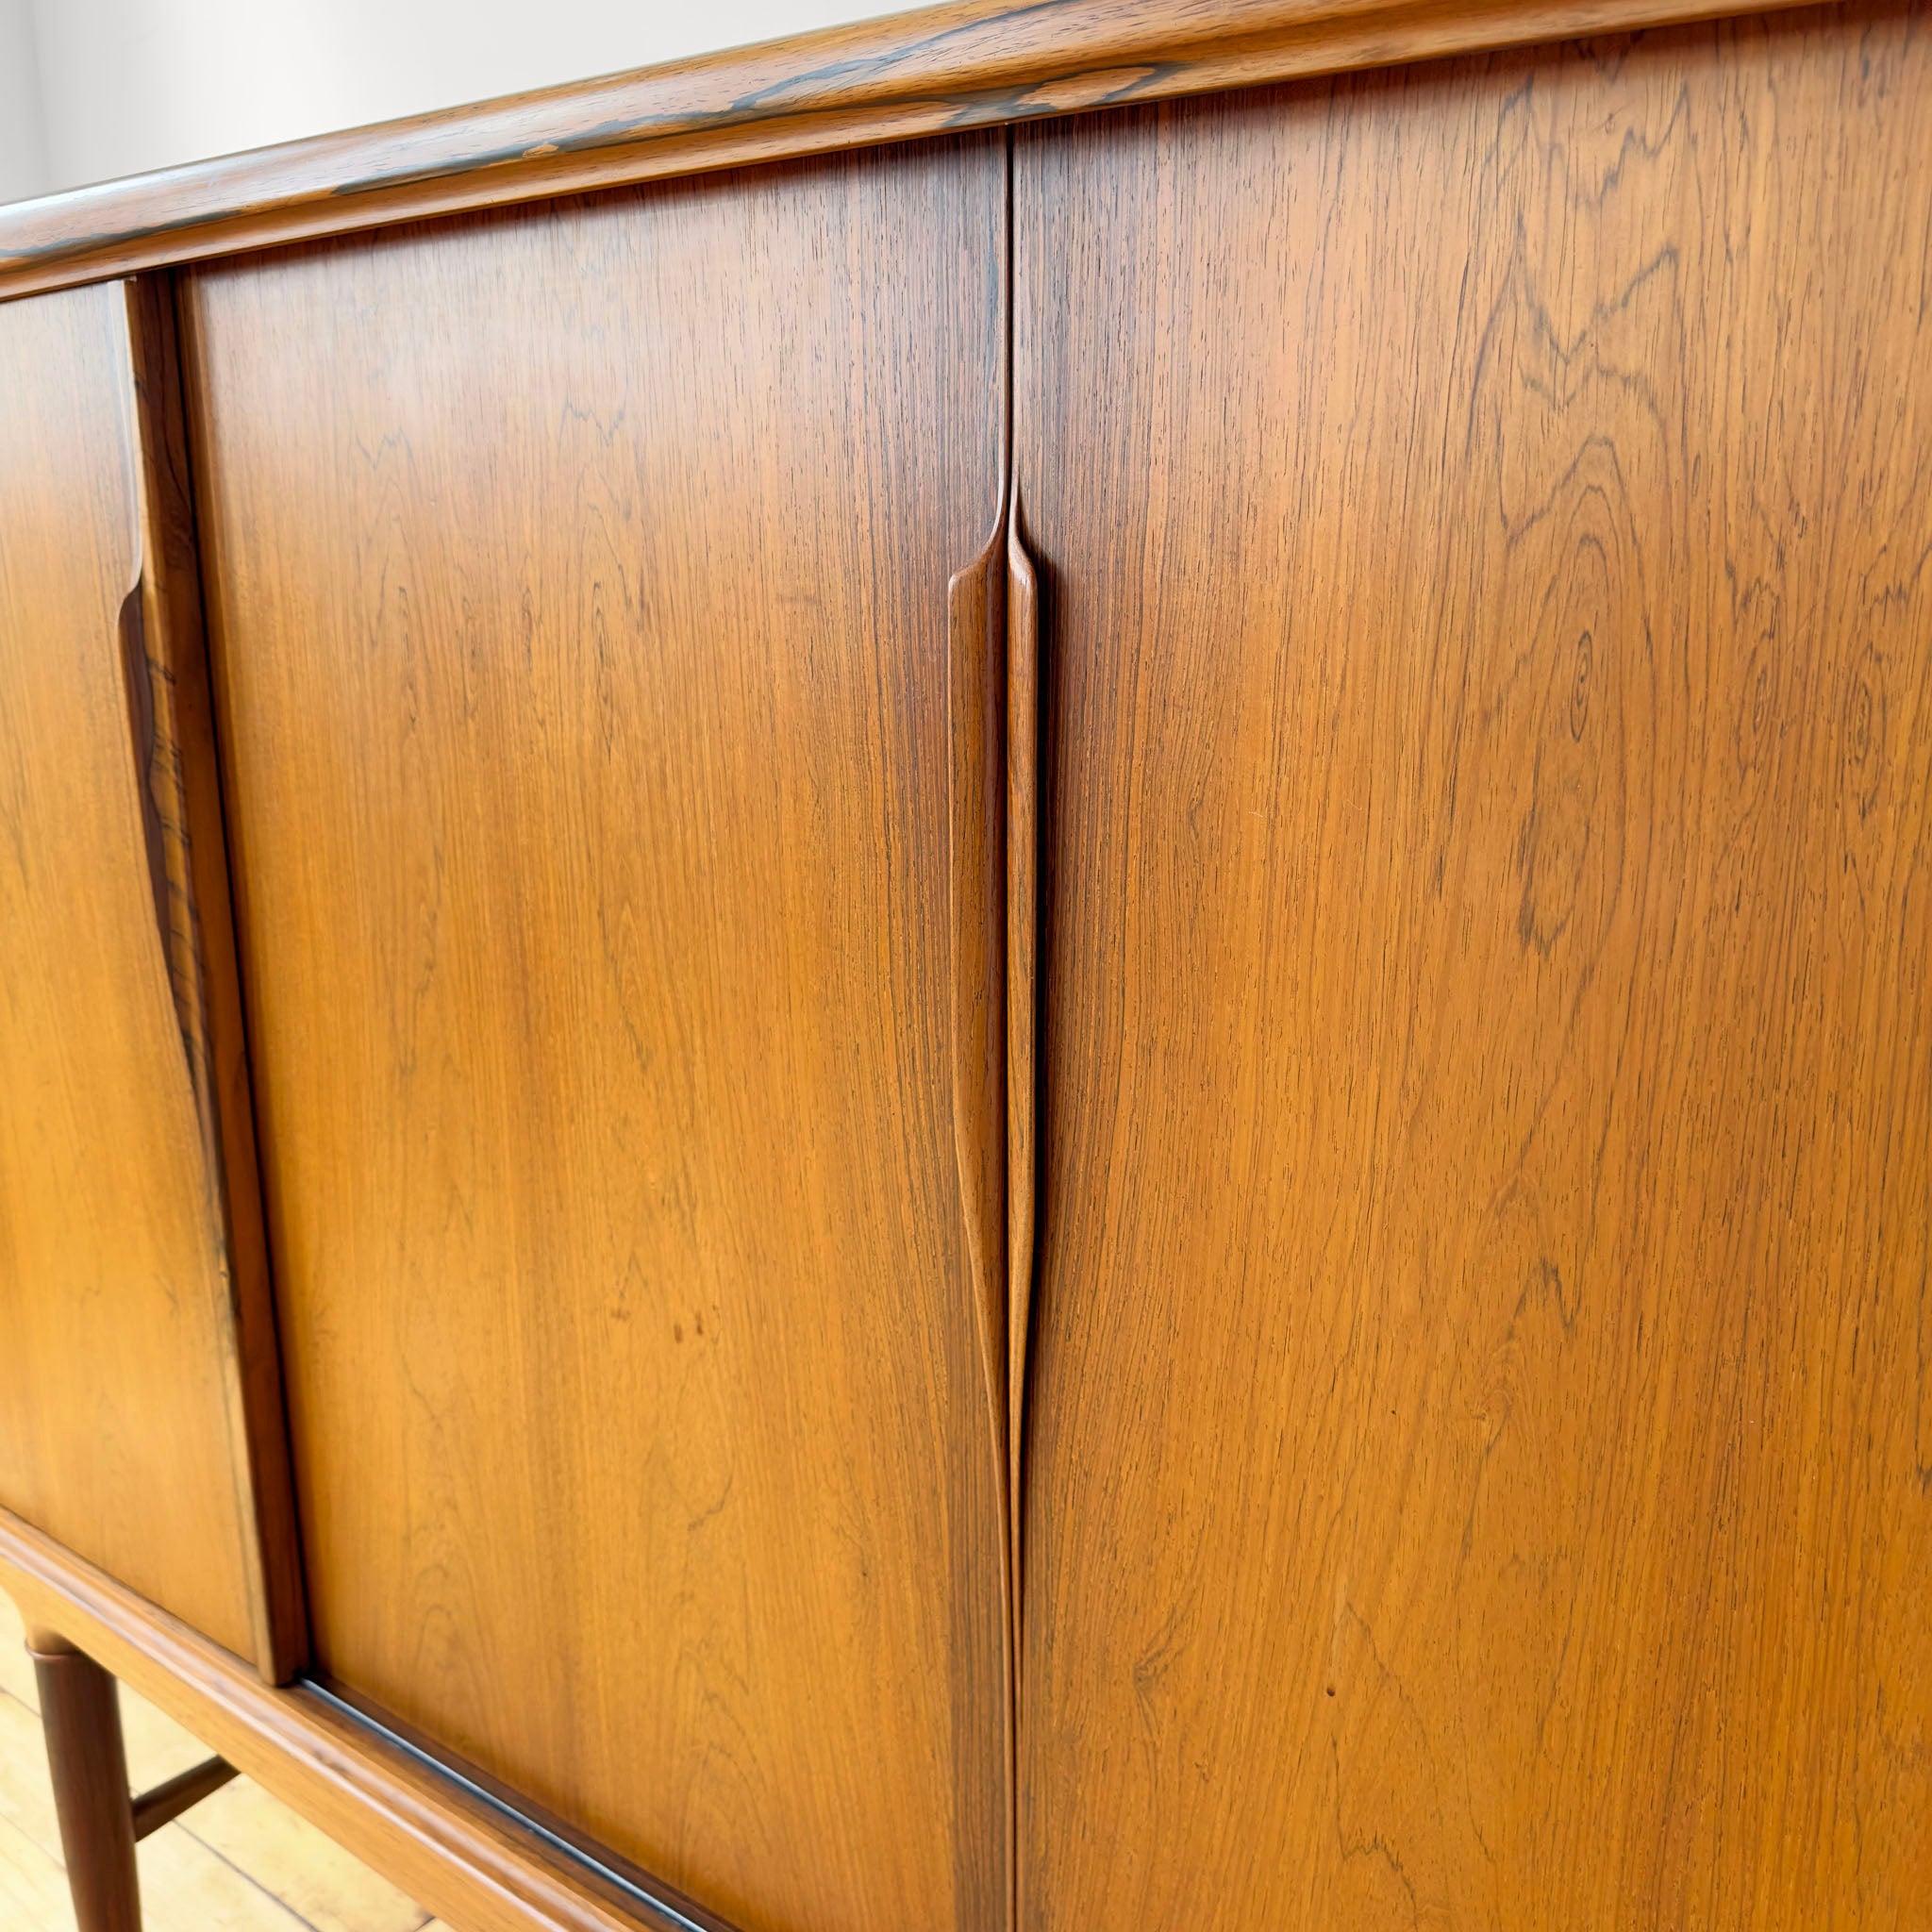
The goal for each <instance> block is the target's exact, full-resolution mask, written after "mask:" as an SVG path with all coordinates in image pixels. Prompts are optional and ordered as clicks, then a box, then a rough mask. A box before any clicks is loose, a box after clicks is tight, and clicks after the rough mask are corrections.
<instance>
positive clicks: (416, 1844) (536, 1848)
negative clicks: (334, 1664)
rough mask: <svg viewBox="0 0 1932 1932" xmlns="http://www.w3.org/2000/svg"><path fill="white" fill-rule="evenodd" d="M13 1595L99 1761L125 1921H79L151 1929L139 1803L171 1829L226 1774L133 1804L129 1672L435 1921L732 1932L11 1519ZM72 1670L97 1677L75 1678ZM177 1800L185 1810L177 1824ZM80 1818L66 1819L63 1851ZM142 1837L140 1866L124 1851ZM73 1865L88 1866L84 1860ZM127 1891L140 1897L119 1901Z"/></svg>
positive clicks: (205, 1772) (79, 1739)
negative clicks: (123, 1733) (121, 1700)
mask: <svg viewBox="0 0 1932 1932" xmlns="http://www.w3.org/2000/svg"><path fill="white" fill-rule="evenodd" d="M0 1590H5V1591H7V1593H8V1595H9V1596H10V1597H12V1598H13V1600H14V1602H15V1604H16V1605H17V1606H18V1607H19V1609H20V1612H21V1616H22V1619H23V1621H24V1622H25V1624H26V1626H27V1628H28V1630H29V1631H31V1632H33V1633H34V1639H33V1642H34V1648H35V1649H36V1651H43V1652H45V1653H47V1654H49V1655H52V1656H54V1657H57V1658H58V1663H59V1667H60V1669H61V1670H62V1671H63V1672H67V1674H66V1675H65V1676H64V1677H63V1679H62V1685H63V1688H62V1689H61V1690H60V1691H57V1692H56V1693H55V1698H50V1699H47V1700H46V1701H47V1702H48V1703H49V1704H50V1705H51V1704H52V1703H53V1702H54V1701H55V1699H65V1698H66V1691H67V1690H68V1689H74V1691H75V1696H74V1698H73V1699H72V1700H71V1702H72V1703H73V1704H74V1705H75V1716H74V1719H73V1722H72V1723H69V1724H65V1732H66V1741H65V1742H63V1744H62V1745H60V1746H59V1747H58V1748H68V1747H69V1746H70V1745H77V1746H78V1748H79V1750H80V1752H81V1754H82V1759H83V1761H84V1763H85V1764H86V1766H87V1767H88V1770H87V1775H86V1777H85V1779H84V1780H83V1783H84V1786H85V1793H84V1796H83V1797H82V1798H80V1799H79V1800H77V1801H76V1802H81V1803H85V1804H86V1805H88V1806H89V1807H92V1809H91V1814H90V1821H89V1822H85V1823H81V1824H78V1825H77V1829H79V1830H82V1831H84V1832H91V1833H94V1835H92V1836H90V1837H88V1838H86V1839H84V1840H82V1842H83V1843H85V1844H87V1845H89V1846H91V1847H96V1848H97V1847H99V1846H100V1845H103V1844H105V1845H106V1846H107V1847H108V1855H107V1856H101V1855H99V1854H98V1852H97V1851H96V1853H95V1854H93V1855H91V1856H90V1857H88V1858H87V1860H86V1862H87V1864H88V1865H89V1867H90V1869H91V1871H92V1872H95V1873H100V1874H106V1877H105V1882H104V1890H103V1900H104V1903H103V1905H102V1907H101V1911H102V1913H107V1914H111V1913H112V1912H115V1911H119V1912H120V1913H121V1914H122V1916H120V1917H114V1916H100V1915H97V1916H95V1917H93V1918H92V1919H91V1918H89V1917H88V1916H87V1914H86V1913H85V1911H77V1914H76V1915H77V1917H78V1919H79V1923H80V1924H81V1926H82V1927H83V1932H139V1926H140V1907H139V1897H138V1893H137V1892H136V1890H135V1888H134V1882H133V1865H134V1856H133V1854H134V1841H135V1837H136V1832H135V1811H136V1806H137V1804H140V1805H143V1806H146V1807H149V1810H148V1816H150V1817H152V1818H153V1820H154V1823H155V1825H156V1826H158V1824H163V1823H165V1822H166V1817H173V1816H175V1815H178V1813H179V1811H180V1810H183V1809H185V1808H186V1807H187V1805H188V1804H189V1803H192V1802H194V1796H201V1797H205V1796H207V1795H208V1792H209V1791H210V1790H214V1789H215V1785H214V1783H211V1782H203V1784H202V1788H201V1789H200V1790H199V1791H198V1792H197V1793H195V1794H194V1796H190V1795H188V1794H187V1786H188V1784H189V1781H190V1780H204V1781H205V1780H207V1779H208V1778H210V1777H212V1776H213V1766H212V1765H201V1766H197V1767H196V1768H195V1770H194V1771H193V1772H192V1773H190V1774H188V1775H187V1778H185V1779H176V1780H174V1781H172V1783H171V1784H170V1785H164V1786H161V1787H159V1788H158V1789H157V1790H154V1791H152V1792H149V1793H147V1794H146V1795H145V1797H144V1798H143V1799H141V1800H137V1801H130V1799H129V1797H128V1795H127V1784H126V1769H125V1756H123V1755H122V1754H121V1752H120V1748H119V1747H120V1714H119V1709H118V1707H117V1706H116V1704H115V1702H114V1686H113V1680H114V1679H115V1678H119V1679H120V1680H121V1681H122V1682H123V1683H125V1684H127V1685H129V1686H130V1687H131V1688H132V1689H134V1690H136V1691H139V1692H140V1693H141V1694H142V1696H143V1697H145V1698H147V1699H148V1701H149V1702H150V1703H152V1704H154V1705H157V1706H158V1707H159V1708H160V1709H162V1710H164V1711H166V1712H167V1714H168V1715H169V1716H170V1717H172V1718H174V1719H175V1722H176V1723H177V1724H181V1725H182V1726H183V1727H184V1728H185V1729H187V1730H189V1731H192V1733H193V1734H194V1735H195V1736H196V1737H197V1738H199V1739H200V1740H202V1741H203V1742H204V1743H205V1744H207V1745H208V1747H209V1748H210V1749H211V1750H213V1751H215V1752H217V1753H219V1760H218V1761H219V1763H220V1764H221V1765H222V1767H223V1777H222V1779H221V1780H220V1781H222V1782H225V1778H226V1776H228V1775H233V1774H245V1775H246V1776H249V1777H252V1778H254V1779H255V1780H256V1782H257V1783H258V1784H259V1785H261V1786H262V1787H263V1789H264V1790H269V1791H272V1792H274V1793H275V1796H276V1797H278V1798H280V1799H281V1800H282V1801H283V1802H284V1803H285V1804H287V1805H289V1806H290V1807H291V1808H292V1809H294V1810H295V1811H297V1812H299V1813H300V1814H301V1815H302V1816H303V1817H305V1818H307V1819H308V1820H309V1821H311V1822H312V1823H313V1824H316V1825H318V1826H319V1827H320V1828H321V1829H322V1830H324V1831H325V1832H326V1833H327V1834H328V1835H329V1836H330V1837H331V1838H333V1839H335V1840H337V1841H338V1842H339V1843H340V1844H341V1845H343V1846H345V1847H346V1848H347V1849H348V1850H350V1851H352V1852H354V1853H355V1854H356V1856H357V1857H359V1858H361V1859H363V1860H364V1861H365V1862H366V1863H367V1864H369V1865H370V1866H372V1867H373V1868H374V1869H375V1870H376V1871H377V1872H380V1873H381V1874H383V1876H385V1877H386V1878H388V1879H390V1880H391V1882H392V1883H393V1884H395V1885H397V1886H400V1887H401V1888H402V1889H403V1890H405V1891H407V1892H408V1894H409V1895H410V1896H411V1897H412V1898H413V1899H415V1901H416V1903H417V1904H418V1905H420V1906H421V1907H424V1909H425V1910H426V1911H428V1912H430V1913H432V1914H433V1915H434V1916H436V1917H438V1918H443V1919H448V1920H451V1921H453V1922H454V1923H456V1924H461V1925H463V1926H465V1927H468V1928H472V1932H640V1928H648V1932H731V1928H730V1927H729V1926H728V1925H726V1924H724V1921H722V1920H719V1919H717V1918H715V1917H713V1916H711V1915H710V1914H708V1913H707V1912H704V1911H702V1910H701V1909H699V1908H698V1907H695V1906H693V1905H691V1904H690V1903H689V1902H688V1901H686V1900H683V1899H682V1898H680V1897H679V1896H678V1894H677V1893H676V1892H675V1891H674V1890H671V1889H670V1888H669V1887H664V1888H661V1889H660V1888H658V1886H657V1885H656V1884H655V1883H646V1882H643V1881H641V1880H640V1879H639V1878H634V1877H629V1876H626V1875H625V1874H624V1873H623V1872H621V1871H619V1870H618V1869H617V1868H616V1867H615V1866H614V1865H611V1864H607V1863H606V1862H605V1861H604V1860H603V1859H601V1858H598V1857H594V1856H592V1855H591V1854H590V1853H588V1852H586V1851H585V1850H584V1849H582V1848H581V1847H580V1846H578V1845H576V1844H574V1843H572V1842H571V1841H570V1840H568V1839H566V1838H564V1837H563V1836H562V1835H561V1834H559V1833H558V1832H556V1831H554V1830H552V1829H551V1828H550V1827H549V1826H548V1825H545V1824H541V1823H540V1822H539V1821H537V1820H535V1819H533V1818H530V1817H529V1816H527V1815H526V1814H525V1813H524V1812H523V1811H522V1810H521V1809H519V1808H518V1807H515V1806H513V1805H510V1804H509V1803H508V1802H507V1801H506V1800H504V1799H503V1798H500V1797H498V1796H496V1795H495V1794H494V1793H492V1792H491V1791H488V1790H485V1789H484V1788H483V1787H482V1786H481V1785H479V1784H477V1783H476V1782H475V1780H474V1779H472V1778H470V1777H467V1776H465V1775H464V1774H461V1773H459V1772H458V1771H455V1770H453V1769H452V1768H451V1767H450V1766H449V1765H447V1764H445V1763H443V1762H442V1761H441V1759H439V1758H437V1757H433V1756H432V1755H431V1754H430V1753H428V1752H427V1751H425V1750H424V1749H423V1748H422V1747H421V1746H420V1745H417V1744H414V1743H411V1742H410V1741H409V1740H408V1739H406V1738H402V1737H399V1736H397V1735H396V1734H395V1733H394V1732H392V1731H391V1730H390V1729H389V1728H388V1727H387V1726H386V1725H384V1724H379V1723H377V1722H376V1721H375V1720H373V1719H372V1718H370V1717H369V1716H367V1715H366V1714H364V1713H363V1712H362V1711H360V1710H358V1709H357V1708H355V1707H353V1706H351V1705H349V1704H347V1703H345V1702H344V1701H343V1700H342V1699H341V1697H339V1696H338V1695H336V1694H335V1693H334V1692H332V1691H327V1690H325V1688H323V1687H322V1686H319V1685H316V1684H314V1683H311V1682H300V1683H297V1684H294V1685H291V1686H289V1687H286V1688H283V1689H274V1688H271V1687H270V1686H268V1685H266V1684H264V1683H263V1682H262V1681H261V1679H260V1677H259V1676H258V1674H257V1673H256V1672H255V1671H254V1669H253V1668H252V1667H251V1666H250V1665H248V1664H247V1663H245V1662H244V1661H243V1660H242V1658H240V1657H236V1656H234V1655H233V1654H232V1653H230V1652H228V1651H225V1650H224V1649H222V1647H221V1646H220V1645H219V1644H216V1643H211V1642H210V1641H208V1639H207V1638H205V1637H202V1636H200V1635H198V1634H197V1633H196V1632H195V1631H193V1630H192V1629H190V1628H189V1627H188V1625H186V1624H183V1623H181V1622H180V1620H179V1619H178V1618H175V1617H172V1616H170V1615H169V1614H168V1613H167V1612H166V1611H165V1610H161V1609H158V1608H157V1607H155V1606H154V1605H153V1604H151V1603H148V1602H147V1601H146V1600H145V1599H144V1598H142V1597H140V1596H138V1595H136V1594H135V1593H134V1591H130V1590H128V1589H127V1588H126V1587H125V1586H124V1585H122V1584H119V1583H117V1582H115V1581H114V1580H113V1578H111V1577H110V1576H108V1575H107V1574H105V1573H104V1572H103V1571H101V1570H99V1569H97V1568H96V1567H95V1566H94V1565H93V1564H92V1563H89V1562H87V1561H85V1560H84V1559H83V1558H81V1557H76V1556H75V1555H74V1553H73V1552H72V1551H70V1550H68V1549H65V1548H63V1547H62V1546H61V1545H60V1544H58V1543H57V1542H56V1541H54V1540H53V1539H52V1538H50V1537H48V1536H46V1535H45V1534H44V1533H42V1531H40V1530H38V1529H36V1528H34V1527H33V1525H32V1524H28V1523H25V1522H24V1521H23V1520H22V1519H21V1518H19V1517H17V1516H15V1515H13V1514H12V1513H11V1512H10V1511H8V1510H6V1509H0ZM70 1660H71V1662H72V1663H73V1664H74V1665H76V1666H80V1667H84V1668H76V1669H73V1670H71V1671H69V1670H68V1665H69V1662H70ZM109 1732H111V1747H112V1748H111V1749H110V1748H108V1742H107V1740H108V1737H109ZM49 1745H50V1748H55V1725H54V1724H50V1725H49ZM61 1781H62V1780H61V1779H60V1777H59V1776H58V1774H57V1784H58V1783H59V1782H61ZM176 1788H179V1789H176ZM109 1800H111V1801H112V1802H111V1804H110V1803H109V1802H108V1801H109ZM164 1804H166V1805H172V1807H173V1808H172V1809H170V1810H168V1811H167V1813H166V1817H163V1816H161V1815H160V1807H162V1806H163V1805H164ZM116 1806H118V1811H116V1810H115V1808H114V1807H116ZM94 1814H97V1815H94ZM67 1824H68V1821H67V1816H66V1812H65V1809H64V1808H63V1811H62V1817H61V1826H62V1833H63V1841H66V1837H65V1835H66V1832H67ZM96 1825H98V1827H99V1829H98V1832H94V1827H95V1826H96ZM124 1833H125V1864H124V1862H123V1860H122V1857H121V1854H120V1851H119V1850H117V1849H116V1847H119V1846H122V1845H123V1844H124V1840H123V1837H122V1835H123V1834H124ZM70 1862H75V1863H77V1862H79V1861H77V1860H75V1859H74V1858H73V1857H72V1854H70ZM124 1883H125V1897H124V1896H123V1895H122V1892H121V1891H120V1890H115V1887H116V1886H117V1884H124ZM75 1902H76V1907H79V1904H80V1900H79V1897H78V1894H77V1893H76V1901H75Z"/></svg>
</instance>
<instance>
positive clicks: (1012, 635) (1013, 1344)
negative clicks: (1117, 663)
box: [1001, 504, 1041, 1617]
mask: <svg viewBox="0 0 1932 1932" xmlns="http://www.w3.org/2000/svg"><path fill="white" fill-rule="evenodd" d="M1006 571H1007V639H1006V687H1007V688H1006V716H1005V719H1004V721H1003V726H1004V730H1003V735H1004V738H1005V746H1006V801H1005V803H1006V831H1007V840H1006V844H1007V854H1006V858H1007V874H1006V895H1005V896H1006V906H1005V917H1006V958H1004V960H1003V961H1002V962H1001V966H1002V977H1003V979H1004V981H1005V991H1006V998H1007V1044H1006V1066H1005V1069H1004V1074H1005V1087H1006V1102H1007V1137H1006V1138H1007V1146H1006V1156H1007V1413H1006V1417H1005V1430H1004V1433H1005V1439H1006V1445H1007V1496H1008V1505H1007V1507H1008V1616H1009V1617H1011V1616H1013V1615H1014V1614H1015V1613H1016V1612H1017V1608H1018V1603H1019V1591H1020V1582H1019V1578H1020V1557H1021V1550H1022V1519H1021V1514H1020V1500H1021V1495H1022V1481H1023V1471H1022V1457H1023V1453H1024V1423H1025V1412H1026V1410H1025V1403H1026V1342H1027V1334H1028V1329H1029V1326H1030V1322H1031V1313H1032V1294H1033V1238H1034V1195H1035V1190H1036V1182H1037V1177H1038V1165H1039V1137H1038V1134H1037V1132H1036V1111H1037V1089H1038V1086H1039V1080H1040V1065H1039V1057H1038V1053H1037V1050H1036V1049H1037V1040H1036V1035H1037V1033H1038V1029H1039V1007H1040V974H1039V950H1040V949H1039V935H1040V836H1041V825H1040V575H1039V573H1038V571H1037V570H1036V569H1035V568H1034V564H1033V559H1032V558H1031V557H1030V556H1029V555H1028V554H1027V551H1026V543H1025V539H1024V536H1023V535H1022V533H1021V525H1020V510H1019V506H1018V505H1017V504H1016V505H1014V506H1013V508H1012V509H1011V512H1010V514H1009V516H1008V524H1007V555H1006Z"/></svg>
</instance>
